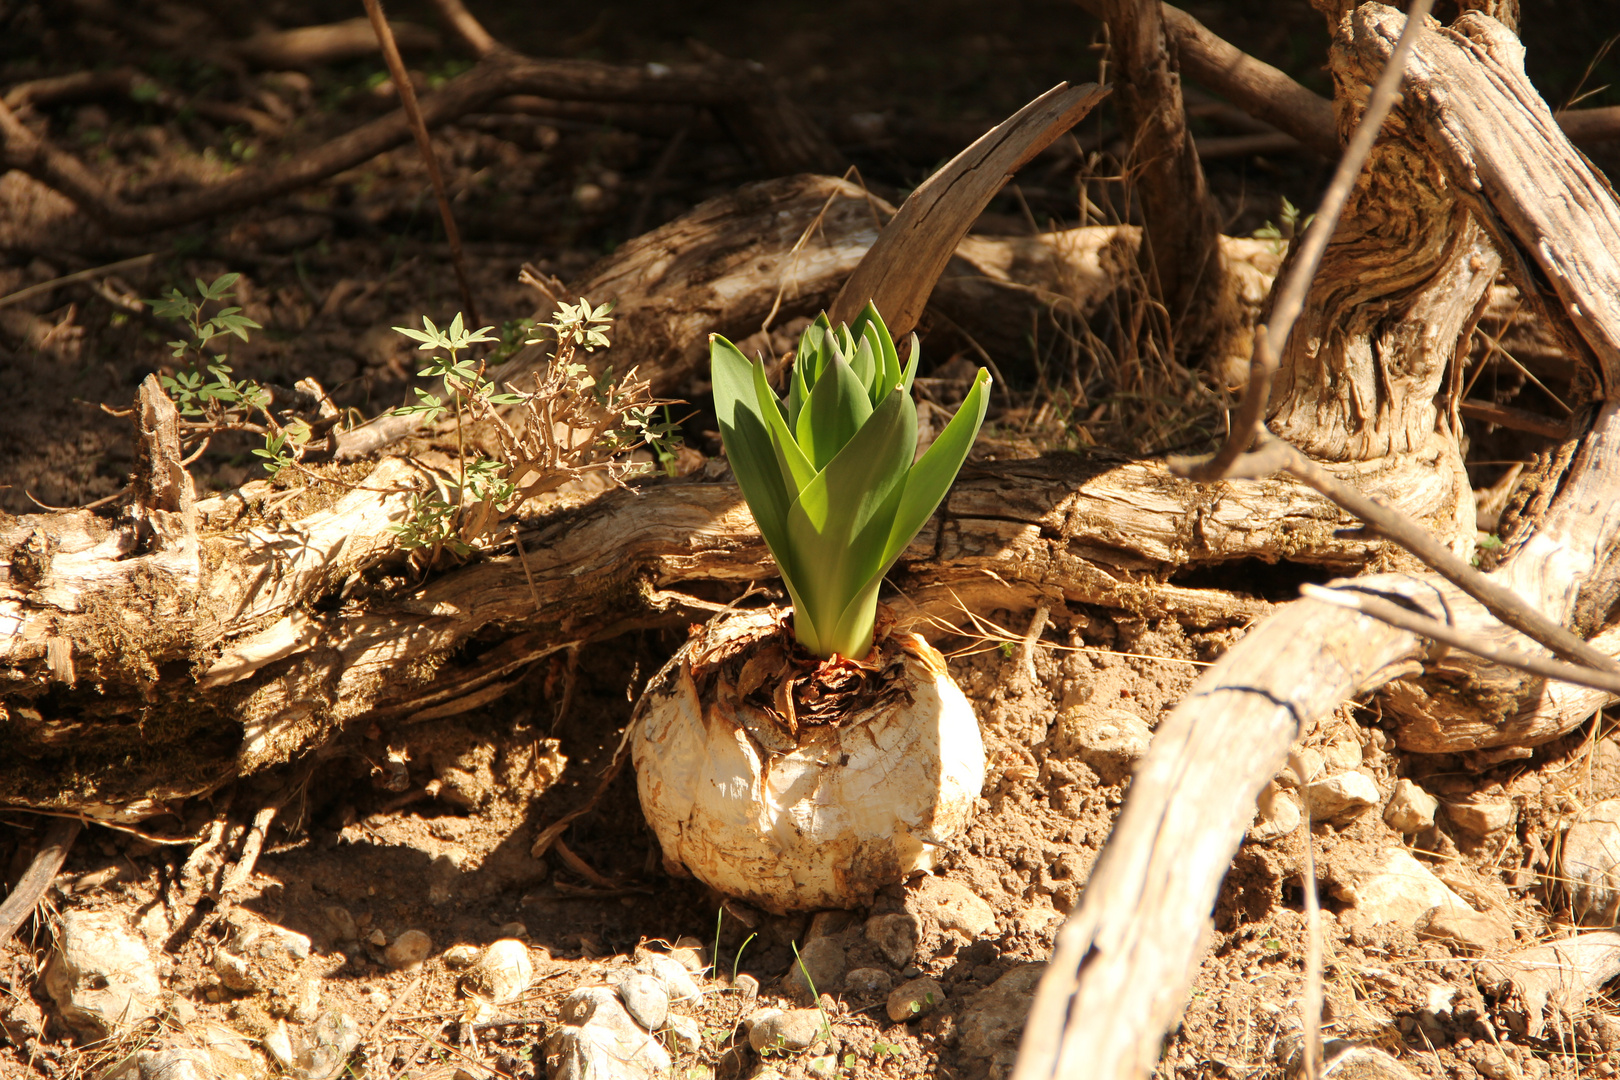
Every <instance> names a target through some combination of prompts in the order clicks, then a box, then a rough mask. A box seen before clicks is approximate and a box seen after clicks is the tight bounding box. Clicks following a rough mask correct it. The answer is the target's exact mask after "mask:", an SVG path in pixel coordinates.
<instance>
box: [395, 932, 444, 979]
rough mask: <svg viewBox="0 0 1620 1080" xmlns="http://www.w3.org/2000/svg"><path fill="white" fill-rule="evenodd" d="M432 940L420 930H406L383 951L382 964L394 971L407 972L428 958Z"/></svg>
mask: <svg viewBox="0 0 1620 1080" xmlns="http://www.w3.org/2000/svg"><path fill="white" fill-rule="evenodd" d="M432 951H433V939H432V938H430V937H428V936H427V934H425V933H424V932H422V931H421V930H407V931H405V932H404V933H403V934H401V935H399V937H397V938H395V939H394V941H393V943H392V944H391V945H389V946H388V948H386V949H384V950H383V962H384V963H386V964H387V965H388V966H389V967H391V968H393V969H394V970H395V971H409V970H410V969H412V968H414V967H416V966H417V965H418V964H420V963H421V962H422V961H424V960H426V959H427V958H428V954H429V953H431V952H432Z"/></svg>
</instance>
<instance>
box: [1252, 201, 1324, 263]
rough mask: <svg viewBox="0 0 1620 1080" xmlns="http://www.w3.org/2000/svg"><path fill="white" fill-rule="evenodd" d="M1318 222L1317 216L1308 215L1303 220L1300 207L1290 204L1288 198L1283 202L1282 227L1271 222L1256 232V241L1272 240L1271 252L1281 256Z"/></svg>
mask: <svg viewBox="0 0 1620 1080" xmlns="http://www.w3.org/2000/svg"><path fill="white" fill-rule="evenodd" d="M1315 220H1316V215H1315V214H1306V215H1305V217H1304V219H1303V220H1301V218H1300V214H1299V207H1297V206H1295V205H1294V204H1293V203H1291V202H1289V201H1288V199H1287V198H1286V197H1284V199H1283V201H1282V225H1281V226H1278V225H1276V224H1273V223H1272V222H1270V221H1267V222H1266V223H1265V224H1264V225H1262V226H1260V227H1259V228H1258V229H1256V230H1254V238H1255V239H1256V240H1270V241H1271V250H1272V251H1273V252H1275V253H1276V254H1278V255H1281V254H1282V253H1283V252H1284V251H1286V250H1287V249H1288V242H1289V241H1290V240H1292V239H1293V238H1294V237H1295V236H1297V235H1299V234H1300V233H1301V232H1304V231H1305V230H1306V229H1308V228H1310V227H1311V222H1313V221H1315Z"/></svg>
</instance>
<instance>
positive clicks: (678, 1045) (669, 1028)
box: [664, 1015, 703, 1054]
mask: <svg viewBox="0 0 1620 1080" xmlns="http://www.w3.org/2000/svg"><path fill="white" fill-rule="evenodd" d="M664 1031H665V1033H666V1034H667V1036H668V1038H669V1048H670V1049H671V1050H673V1051H674V1052H675V1053H677V1054H695V1053H697V1052H698V1051H699V1050H701V1049H703V1028H702V1026H701V1025H700V1024H699V1023H698V1022H697V1021H696V1020H694V1019H692V1018H691V1017H690V1016H673V1015H672V1016H670V1017H669V1018H668V1019H667V1020H665V1021H664Z"/></svg>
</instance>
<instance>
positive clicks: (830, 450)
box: [795, 351, 872, 472]
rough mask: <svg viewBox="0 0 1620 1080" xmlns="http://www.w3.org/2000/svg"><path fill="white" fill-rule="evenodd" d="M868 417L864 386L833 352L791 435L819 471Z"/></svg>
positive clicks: (869, 409)
mask: <svg viewBox="0 0 1620 1080" xmlns="http://www.w3.org/2000/svg"><path fill="white" fill-rule="evenodd" d="M871 415H872V401H871V399H870V398H868V397H867V396H866V387H865V386H864V385H862V384H861V381H860V379H858V378H857V377H856V375H855V372H854V370H853V369H851V368H850V366H849V364H848V363H846V362H845V360H844V358H843V357H842V356H840V355H838V353H837V352H836V351H835V352H834V353H833V356H832V360H831V362H830V363H828V365H827V369H826V371H824V372H822V373H821V375H820V376H819V377H818V378H817V379H816V385H815V387H814V388H813V389H812V390H811V391H810V401H809V402H808V403H807V407H806V408H804V409H803V410H801V411H800V413H799V426H798V429H797V431H796V432H795V433H796V434H797V435H798V438H799V449H801V450H803V451H804V453H805V455H806V456H807V457H809V459H810V460H811V462H812V463H814V465H815V467H816V470H817V471H818V472H819V471H820V470H822V469H825V468H826V467H827V464H828V463H829V462H830V461H832V459H833V458H835V457H837V456H838V452H839V451H840V450H842V449H843V448H844V446H845V444H846V443H848V442H849V441H850V439H851V438H853V437H854V435H855V433H856V432H857V431H859V430H860V429H861V425H862V424H864V423H866V418H867V417H869V416H871Z"/></svg>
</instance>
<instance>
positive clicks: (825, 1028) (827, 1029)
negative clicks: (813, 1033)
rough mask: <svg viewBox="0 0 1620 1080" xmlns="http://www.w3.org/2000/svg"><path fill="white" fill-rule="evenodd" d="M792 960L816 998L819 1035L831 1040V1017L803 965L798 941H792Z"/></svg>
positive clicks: (812, 995) (811, 994)
mask: <svg viewBox="0 0 1620 1080" xmlns="http://www.w3.org/2000/svg"><path fill="white" fill-rule="evenodd" d="M792 945H793V962H794V963H795V964H797V965H798V966H799V974H800V975H803V976H804V984H805V985H806V986H808V987H809V988H810V996H811V997H813V998H815V999H816V1011H817V1012H819V1013H820V1014H821V1037H822V1038H823V1039H825V1040H827V1041H828V1042H831V1041H832V1018H831V1017H829V1016H828V1015H827V1007H826V1006H825V1005H823V1004H822V1003H821V991H819V990H817V989H816V982H815V980H814V979H812V978H811V977H810V969H809V968H807V967H805V966H804V957H802V956H800V955H799V943H798V942H796V941H795V942H792Z"/></svg>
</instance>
